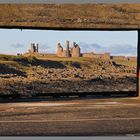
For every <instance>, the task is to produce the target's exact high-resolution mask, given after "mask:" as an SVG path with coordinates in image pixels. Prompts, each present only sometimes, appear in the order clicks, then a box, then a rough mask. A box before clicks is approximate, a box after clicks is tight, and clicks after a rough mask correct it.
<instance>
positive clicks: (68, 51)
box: [66, 40, 70, 57]
mask: <svg viewBox="0 0 140 140" xmlns="http://www.w3.org/2000/svg"><path fill="white" fill-rule="evenodd" d="M66 57H70V48H69V41H68V40H67V41H66Z"/></svg>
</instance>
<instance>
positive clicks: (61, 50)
mask: <svg viewBox="0 0 140 140" xmlns="http://www.w3.org/2000/svg"><path fill="white" fill-rule="evenodd" d="M62 54H63V48H62V46H61V44H60V43H58V44H57V56H59V57H62Z"/></svg>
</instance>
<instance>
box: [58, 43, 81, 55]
mask: <svg viewBox="0 0 140 140" xmlns="http://www.w3.org/2000/svg"><path fill="white" fill-rule="evenodd" d="M57 56H58V57H80V56H81V53H80V47H79V45H78V44H76V43H75V42H73V46H72V48H70V44H69V41H66V50H64V49H63V47H62V46H61V44H60V43H58V44H57Z"/></svg>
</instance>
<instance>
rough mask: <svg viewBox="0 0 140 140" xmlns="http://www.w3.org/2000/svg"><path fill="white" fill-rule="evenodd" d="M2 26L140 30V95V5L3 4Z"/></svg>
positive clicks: (138, 68)
mask: <svg viewBox="0 0 140 140" xmlns="http://www.w3.org/2000/svg"><path fill="white" fill-rule="evenodd" d="M0 28H17V29H45V30H46V29H59V30H66V29H67V30H74V29H75V30H81V29H82V30H89V29H90V30H91V29H92V30H138V59H137V62H138V63H137V64H138V65H137V77H138V80H137V83H138V84H137V85H138V86H137V91H138V92H137V93H139V95H140V72H139V71H140V62H139V59H140V56H139V55H140V54H139V52H140V4H0Z"/></svg>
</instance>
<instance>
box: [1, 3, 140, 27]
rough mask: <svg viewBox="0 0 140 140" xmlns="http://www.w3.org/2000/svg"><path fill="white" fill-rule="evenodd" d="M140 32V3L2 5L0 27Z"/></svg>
mask: <svg viewBox="0 0 140 140" xmlns="http://www.w3.org/2000/svg"><path fill="white" fill-rule="evenodd" d="M3 26H7V27H13V26H16V27H36V28H39V27H46V28H69V29H71V28H83V29H88V28H93V29H116V28H118V29H139V28H140V4H0V27H3Z"/></svg>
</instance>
